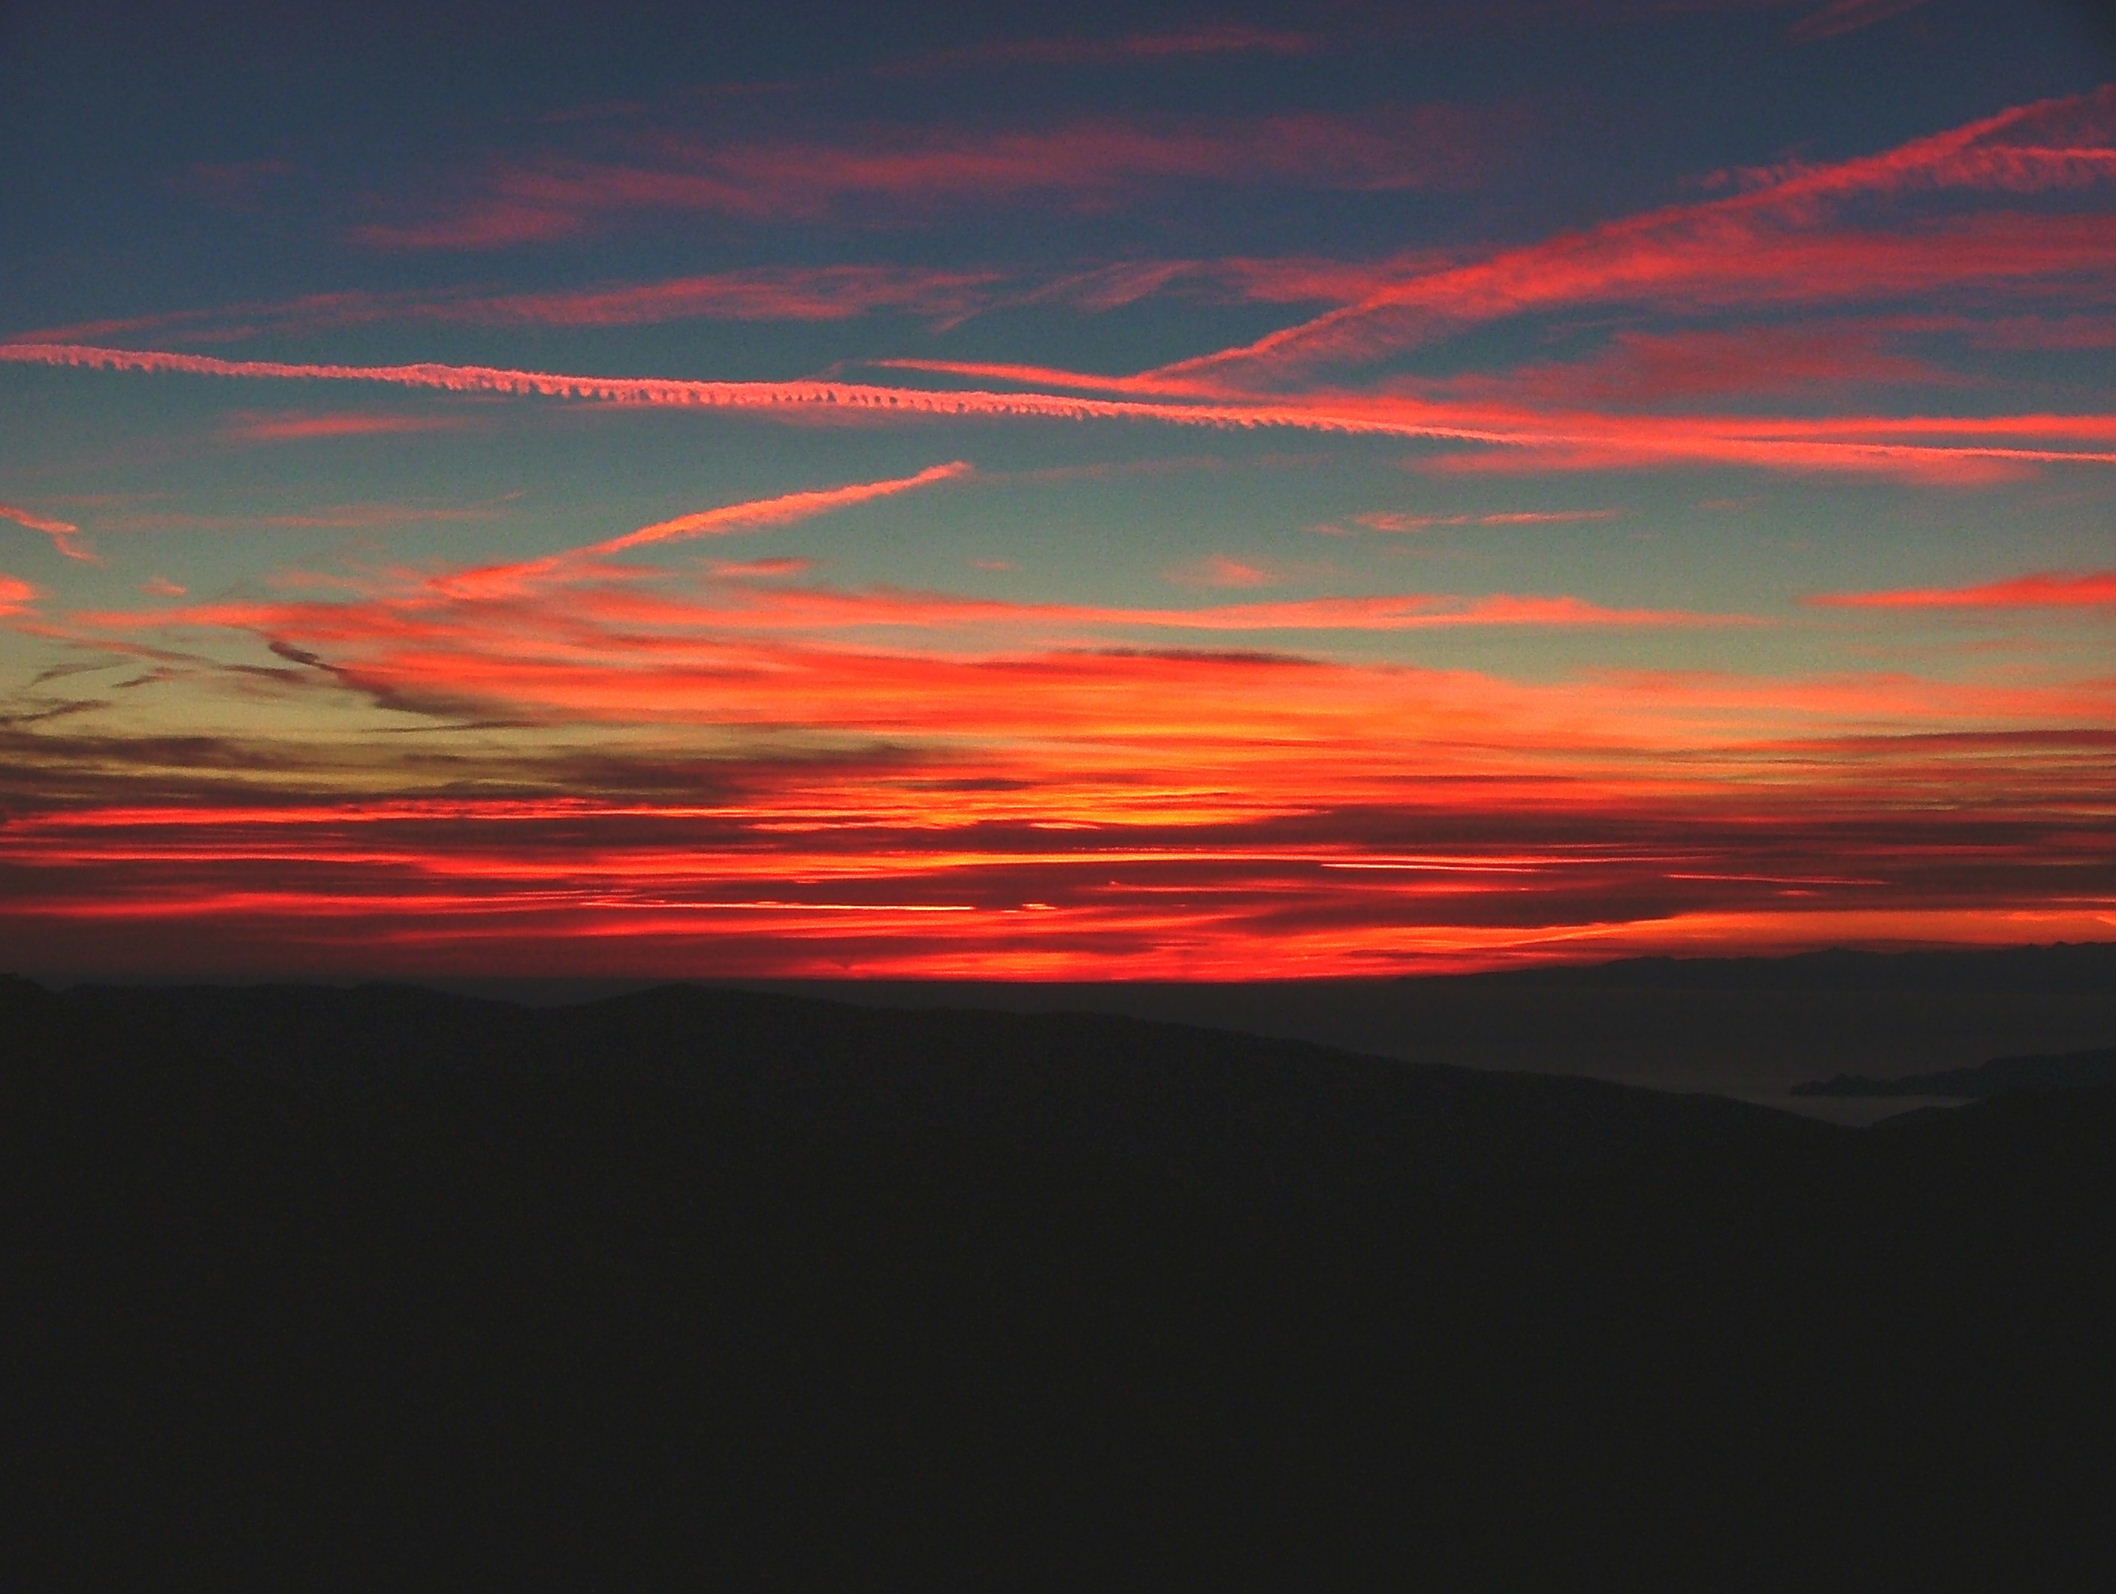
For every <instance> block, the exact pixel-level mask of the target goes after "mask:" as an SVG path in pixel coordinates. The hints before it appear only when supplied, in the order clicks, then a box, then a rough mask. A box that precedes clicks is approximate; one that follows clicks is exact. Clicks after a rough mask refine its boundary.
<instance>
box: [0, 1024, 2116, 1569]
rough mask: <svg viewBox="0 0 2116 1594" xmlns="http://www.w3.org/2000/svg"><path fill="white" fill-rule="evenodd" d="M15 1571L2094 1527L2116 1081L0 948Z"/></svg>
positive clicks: (1785, 1554)
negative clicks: (328, 982)
mask: <svg viewBox="0 0 2116 1594" xmlns="http://www.w3.org/2000/svg"><path fill="white" fill-rule="evenodd" d="M0 1024H4V1026H5V1030H4V1033H5V1034H6V1036H7V1037H8V1050H7V1052H6V1055H5V1062H4V1070H0V1091H4V1100H0V1111H4V1114H5V1119H4V1121H5V1125H6V1128H5V1135H6V1138H7V1157H6V1168H7V1170H8V1174H7V1176H8V1179H9V1182H10V1190H9V1197H8V1206H7V1210H8V1212H9V1213H10V1216H11V1223H12V1234H11V1237H10V1247H11V1251H12V1258H11V1262H10V1266H9V1269H8V1276H9V1280H10V1282H9V1289H10V1291H11V1293H12V1295H13V1306H12V1309H11V1310H12V1316H13V1319H14V1322H13V1327H12V1329H11V1332H10V1341H11V1343H12V1345H13V1347H14V1349H13V1351H12V1354H11V1360H12V1362H13V1365H14V1367H15V1368H16V1369H17V1370H18V1389H17V1395H16V1397H15V1399H14V1400H13V1401H12V1402H11V1405H12V1406H13V1408H14V1410H15V1412H16V1414H17V1415H16V1416H15V1417H13V1418H11V1428H12V1429H13V1432H14V1436H15V1448H16V1451H17V1453H18V1455H21V1456H23V1457H25V1458H26V1459H27V1460H28V1462H29V1469H28V1470H29V1473H30V1476H31V1477H32V1479H33V1480H34V1481H33V1483H32V1486H31V1488H30V1489H29V1491H28V1492H27V1493H26V1494H25V1495H23V1496H21V1497H20V1500H21V1507H20V1508H18V1509H16V1510H14V1511H12V1512H11V1513H10V1515H11V1517H12V1518H13V1525H12V1527H11V1528H10V1529H9V1530H8V1531H9V1532H10V1533H11V1534H12V1535H13V1537H14V1539H15V1543H14V1544H13V1546H12V1547H11V1550H10V1552H9V1559H10V1561H11V1562H12V1564H14V1565H15V1566H16V1567H18V1568H21V1569H23V1575H20V1576H18V1577H17V1578H16V1581H18V1582H20V1583H22V1584H23V1585H24V1586H37V1587H46V1588H98V1589H101V1588H142V1589H148V1588H152V1589H174V1588H200V1589H204V1588H214V1589H230V1588H264V1587H273V1588H280V1587H289V1588H373V1587H434V1588H464V1589H471V1588H476V1589H485V1588H490V1589H515V1588H536V1587H548V1588H563V1589H574V1588H602V1587H607V1588H623V1589H646V1588H668V1587H683V1588H729V1589H777V1588H786V1589H794V1588H801V1589H810V1588H875V1589H883V1588H889V1589H894V1588H905V1589H927V1588H962V1589H985V1588H1050V1589H1070V1588H1080V1587H1108V1588H1119V1589H1124V1588H1140V1589H1148V1588H1170V1589H1228V1588H1276V1587H1287V1588H1291V1587H1310V1586H1321V1587H1331V1588H1377V1589H1378V1588H1388V1589H1459V1588H1468V1589H1483V1588H1489V1589H1511V1590H1534V1589H1552V1590H1557V1589H1575V1588H1577V1589H1586V1588H1611V1589H1615V1588H1623V1589H1671V1590H1672V1589H1699V1588H1725V1589H1764V1588H1772V1589H1785V1588H1795V1589H1798V1588H1812V1589H1837V1588H1860V1589H1906V1590H1908V1589H1919V1590H1925V1589H1947V1588H1964V1589H1967V1588H1989V1587H2013V1588H2050V1589H2060V1588H2072V1587H2081V1586H2086V1585H2088V1584H2090V1583H2093V1582H2097V1581H2098V1580H2099V1579H2098V1574H2099V1572H2101V1571H2104V1570H2107V1569H2108V1565H2109V1560H2110V1553H2111V1546H2110V1544H2109V1542H2108V1540H2107V1537H2106V1536H2105V1534H2104V1532H2103V1530H2102V1529H2101V1527H2100V1525H2099V1524H2100V1523H2101V1521H2102V1516H2103V1513H2102V1510H2101V1503H2102V1502H2103V1501H2104V1500H2105V1498H2106V1490H2107V1486H2108V1484H2109V1483H2110V1482H2111V1481H2112V1480H2111V1478H2110V1476H2109V1473H2108V1469H2107V1467H2106V1464H2105V1462H2102V1461H2099V1460H2097V1459H2094V1458H2097V1457H2106V1456H2107V1455H2108V1454H2109V1449H2110V1447H2109V1445H2108V1443H2107V1441H2108V1439H2109V1437H2110V1435H2109V1434H2108V1432H2107V1431H2106V1429H2107V1417H2106V1413H2107V1411H2108V1410H2109V1409H2110V1401H2109V1398H2108V1397H2109V1395H2110V1393H2111V1391H2110V1389H2109V1373H2108V1371H2107V1367H2108V1363H2107V1358H2106V1355H2105V1347H2106V1345H2107V1343H2108V1342H2109V1340H2110V1337H2111V1334H2110V1331H2111V1329H2112V1328H2116V1303H2112V1300H2111V1284H2110V1280H2111V1279H2112V1278H2116V1268H2112V1267H2111V1266H2110V1263H2111V1262H2112V1261H2116V1258H2111V1257H2110V1256H2109V1255H2108V1254H2107V1253H2108V1236H2109V1234H2110V1232H2111V1229H2110V1225H2109V1224H2108V1222H2107V1217H2108V1214H2109V1212H2110V1210H2111V1201H2110V1197H2111V1195H2112V1193H2116V1192H2112V1190H2111V1187H2110V1186H2111V1163H2112V1159H2111V1156H2110V1153H2109V1151H2108V1148H2109V1147H2110V1146H2111V1145H2112V1144H2116V1140H2112V1139H2111V1133H2112V1131H2116V1092H2111V1091H2109V1090H2085V1091H2077V1092H2072V1093H2068V1094H2065V1095H2035V1096H2027V1097H2012V1098H2005V1099H2002V1100H1994V1101H1991V1102H1986V1103H1978V1104H1975V1105H1971V1106H1968V1107H1963V1108H1960V1109H1957V1110H1954V1111H1952V1112H1949V1113H1945V1114H1911V1115H1908V1116H1906V1117H1905V1118H1904V1119H1902V1120H1898V1121H1895V1122H1892V1123H1890V1124H1888V1125H1886V1126H1884V1127H1883V1128H1879V1129H1875V1130H1868V1131H1849V1130H1841V1129H1836V1128H1832V1127H1830V1126H1827V1125H1823V1124H1818V1123H1814V1122H1810V1121H1807V1120H1803V1119H1797V1118H1792V1117H1788V1116H1786V1115H1782V1114H1778V1113H1773V1112H1770V1111H1768V1110H1765V1109H1762V1108H1755V1107H1748V1106H1744V1105H1742V1104H1739V1103H1735V1102H1730V1101H1725V1100H1720V1099H1717V1098H1712V1097H1685V1096H1674V1095H1665V1094H1658V1093H1654V1092H1648V1091H1639V1090H1632V1089H1627V1088H1624V1087H1621V1086H1617V1085H1610V1084H1602V1083H1597V1082H1593V1081H1588V1080H1579V1079H1567V1078H1562V1077H1553V1076H1549V1075H1523V1074H1499V1073H1492V1072H1473V1071H1468V1070H1458V1069H1452V1068H1446V1067H1440V1066H1430V1065H1427V1066H1421V1065H1415V1064H1407V1063H1403V1062H1396V1061H1382V1060H1377V1059H1373V1058H1364V1057H1357V1056H1352V1055H1348V1054H1345V1053H1339V1052H1332V1051H1329V1050H1326V1049H1324V1048H1321V1047H1317V1046H1312V1045H1307V1044H1303V1043H1299V1042H1286V1041H1274V1040H1267V1039H1261V1038H1254V1037H1241V1036H1232V1035H1227V1034H1221V1033H1216V1032H1210V1031H1202V1030H1193V1029H1183V1028H1179V1027H1175V1026H1169V1025H1159V1024H1152V1023H1146V1022H1141V1021H1137V1020H1131V1019H1118V1018H1106V1017H1095V1016H1090V1015H1043V1016H1030V1015H1018V1014H1006V1013H991V1012H985V1013H965V1012H949V1011H925V1012H890V1011H872V1010H863V1009H856V1008H849V1007H843V1006H837V1005H834V1004H829V1003H823V1002H816V1001H810V1000H801V999H796V998H790V997H780V996H770V995H756V994H741V993H732V992H714V991H702V990H697V989H687V988H668V989H663V990H656V991H650V992H645V993H641V994H639V995H636V996H629V997H623V998H618V999H613V1000H610V1001H605V1002H600V1003H593V1004H587V1005H584V1006H580V1007H574V1008H563V1009H543V1010H529V1009H523V1008H519V1007H514V1006H511V1005H508V1004H504V1003H496V1002H481V1001H475V1000H471V999H468V998H462V997H453V996H445V995H440V994H436V993H430V992H417V991H409V990H401V989H389V988H380V987H371V988H365V989H361V990H355V991H338V990H325V989H291V988H258V989H254V990H233V989H220V990H208V989H191V990H171V991H159V992H145V991H131V990H107V989H106V990H93V989H81V990H76V991H73V992H70V993H68V994H67V995H65V996H63V997H56V996H52V995H49V994H47V993H45V992H43V991H42V990H40V989H38V988H36V987H34V986H29V985H26V984H23V983H21V982H12V983H8V984H4V985H0Z"/></svg>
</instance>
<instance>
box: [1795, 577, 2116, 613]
mask: <svg viewBox="0 0 2116 1594" xmlns="http://www.w3.org/2000/svg"><path fill="white" fill-rule="evenodd" d="M1802 601H1803V602H1806V603H1811V604H1817V605H1820V606H1822V607H1825V608H1833V609H2105V608H2109V607H2110V606H2112V605H2116V571H2111V570H2039V571H2036V572H2034V573H2032V574H2030V575H2025V576H2013V577H2009V578H2008V579H2006V580H2004V581H1986V582H1981V583H1979V584H1977V585H1975V586H1968V587H1901V588H1897V589H1895V590H1893V591H1883V592H1822V593H1817V594H1815V595H1814V596H1812V597H1809V598H1806V599H1803V600H1802Z"/></svg>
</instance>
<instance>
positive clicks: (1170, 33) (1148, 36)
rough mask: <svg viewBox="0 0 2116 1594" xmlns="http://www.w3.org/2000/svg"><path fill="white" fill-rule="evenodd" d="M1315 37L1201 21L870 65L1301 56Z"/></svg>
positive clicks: (916, 68) (938, 67)
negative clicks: (1100, 35)
mask: <svg viewBox="0 0 2116 1594" xmlns="http://www.w3.org/2000/svg"><path fill="white" fill-rule="evenodd" d="M1320 42H1321V41H1320V40H1319V39H1318V37H1317V36H1316V35H1314V34H1312V33H1305V32H1297V31H1295V30H1293V29H1291V28H1267V27H1262V26H1260V25H1258V24H1256V23H1253V22H1240V21H1233V20H1227V21H1219V22H1201V23H1198V24H1196V25H1194V26H1191V27H1186V28H1171V29H1167V30H1164V31H1161V32H1155V33H1125V34H1119V35H1117V36H1116V37H1115V38H1093V37H1089V36H1087V35H1084V34H1083V35H1077V36H1074V37H1070V38H1067V37H1051V38H1037V39H993V40H988V41H986V42H984V43H980V44H967V45H957V46H955V47H953V48H951V49H946V50H936V51H934V52H932V53H931V54H930V55H921V56H915V57H912V58H911V59H908V60H904V61H898V62H892V63H890V64H888V65H885V66H882V67H879V68H877V69H876V74H877V75H878V76H882V77H925V76H930V75H935V74H939V73H945V72H966V71H968V72H975V71H987V70H990V69H993V68H1004V67H1037V66H1135V65H1158V64H1162V63H1169V62H1175V61H1182V60H1187V59H1195V58H1198V57H1211V56H1226V55H1274V56H1295V55H1306V54H1308V53H1309V52H1310V51H1312V50H1314V49H1315V48H1317V46H1318V45H1319V43H1320Z"/></svg>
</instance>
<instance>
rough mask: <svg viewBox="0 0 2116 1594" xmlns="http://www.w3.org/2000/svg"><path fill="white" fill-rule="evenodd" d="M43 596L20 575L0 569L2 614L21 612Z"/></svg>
mask: <svg viewBox="0 0 2116 1594" xmlns="http://www.w3.org/2000/svg"><path fill="white" fill-rule="evenodd" d="M41 596H43V594H42V593H40V592H39V591H38V590H37V589H36V588H35V587H34V586H32V585H31V584H30V583H29V582H27V581H24V580H23V579H22V578H21V577H20V576H11V575H9V574H8V573H7V572H6V571H4V570H0V615H9V614H21V613H23V612H24V611H25V610H27V609H28V608H29V606H30V605H31V604H33V603H35V602H36V601H37V599H38V598H39V597H41Z"/></svg>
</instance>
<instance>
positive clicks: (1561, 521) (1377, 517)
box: [1352, 509, 1623, 532]
mask: <svg viewBox="0 0 2116 1594" xmlns="http://www.w3.org/2000/svg"><path fill="white" fill-rule="evenodd" d="M1621 514H1623V511H1622V510H1621V509H1514V510H1492V511H1488V512H1486V513H1482V514H1467V513H1465V514H1453V515H1416V514H1405V513H1402V512H1400V511H1397V510H1386V509H1383V510H1375V511H1374V512H1373V513H1371V514H1365V515H1354V516H1353V517H1352V522H1353V524H1354V525H1359V526H1364V527H1366V529H1367V530H1369V531H1387V532H1418V531H1431V530H1433V529H1434V528H1435V527H1441V526H1562V525H1568V524H1571V523H1573V522H1576V521H1582V520H1615V519H1616V518H1617V517H1618V516H1620V515H1621Z"/></svg>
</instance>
